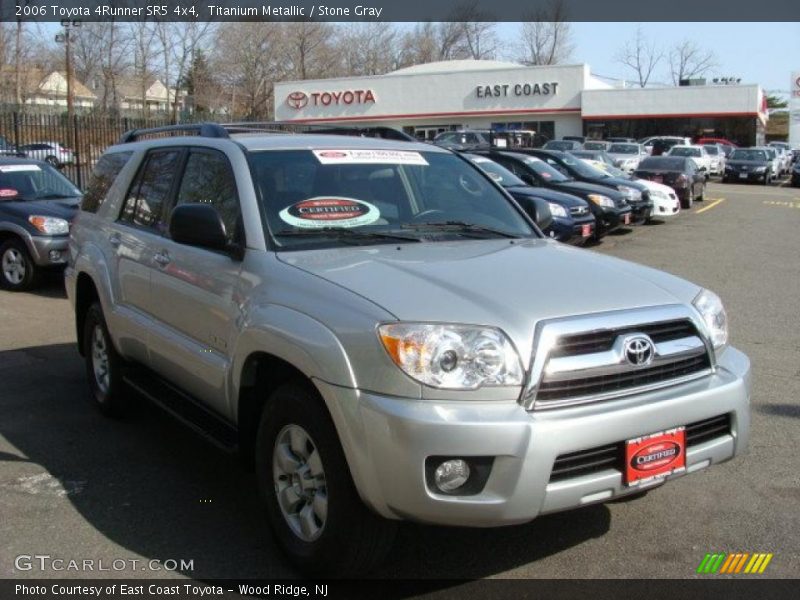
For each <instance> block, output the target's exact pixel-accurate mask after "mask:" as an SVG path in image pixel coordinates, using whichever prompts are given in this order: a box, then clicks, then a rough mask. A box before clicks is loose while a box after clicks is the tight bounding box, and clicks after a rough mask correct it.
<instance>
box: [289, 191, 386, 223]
mask: <svg viewBox="0 0 800 600" xmlns="http://www.w3.org/2000/svg"><path fill="white" fill-rule="evenodd" d="M278 216H279V217H280V218H281V220H282V221H284V222H285V223H288V224H289V225H293V226H294V227H301V228H303V229H315V228H320V227H360V226H361V225H370V224H371V223H374V222H375V221H377V220H378V219H379V218H380V216H381V213H380V211H379V210H378V207H377V206H373V205H372V204H369V203H367V202H364V201H362V200H355V199H353V198H340V197H336V196H331V197H316V198H309V199H308V200H301V201H300V202H297V203H296V204H292V205H291V206H289V207H287V208H284V209H283V210H282V211H281V212H280V213H278Z"/></svg>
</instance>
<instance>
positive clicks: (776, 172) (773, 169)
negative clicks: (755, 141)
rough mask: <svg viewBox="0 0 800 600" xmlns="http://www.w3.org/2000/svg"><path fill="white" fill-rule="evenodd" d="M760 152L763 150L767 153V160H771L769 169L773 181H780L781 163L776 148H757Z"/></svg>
mask: <svg viewBox="0 0 800 600" xmlns="http://www.w3.org/2000/svg"><path fill="white" fill-rule="evenodd" d="M755 148H758V149H759V150H763V151H764V152H766V153H767V158H768V159H769V167H770V173H771V174H772V179H780V177H781V161H780V158H779V157H778V153H777V151H776V150H775V148H772V147H770V146H755Z"/></svg>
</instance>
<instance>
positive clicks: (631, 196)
mask: <svg viewBox="0 0 800 600" xmlns="http://www.w3.org/2000/svg"><path fill="white" fill-rule="evenodd" d="M617 189H618V190H619V191H620V192H622V193H623V194H625V198H626V199H627V200H628V202H639V200H641V199H642V192H640V191H639V190H637V189H636V188H632V187H630V186H627V185H619V186H617Z"/></svg>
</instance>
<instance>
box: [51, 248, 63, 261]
mask: <svg viewBox="0 0 800 600" xmlns="http://www.w3.org/2000/svg"><path fill="white" fill-rule="evenodd" d="M50 260H61V250H50Z"/></svg>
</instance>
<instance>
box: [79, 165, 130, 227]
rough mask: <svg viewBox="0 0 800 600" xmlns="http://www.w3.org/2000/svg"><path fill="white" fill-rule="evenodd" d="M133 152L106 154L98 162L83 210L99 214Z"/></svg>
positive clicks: (82, 205) (85, 196) (84, 199)
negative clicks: (112, 186)
mask: <svg viewBox="0 0 800 600" xmlns="http://www.w3.org/2000/svg"><path fill="white" fill-rule="evenodd" d="M131 154H132V153H131V152H115V153H114V154H104V155H103V156H101V157H100V160H98V161H97V164H96V165H95V167H94V171H93V172H92V178H91V179H90V180H89V186H88V187H87V188H86V194H85V195H84V196H83V201H82V202H81V210H84V211H86V212H92V213H93V212H97V209H99V208H100V207H101V206H102V205H103V202H105V200H106V195H107V194H108V190H110V189H111V185H112V184H113V183H114V180H115V179H116V178H117V175H119V174H120V171H122V169H123V167H125V165H126V164H128V160H130V158H131Z"/></svg>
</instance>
